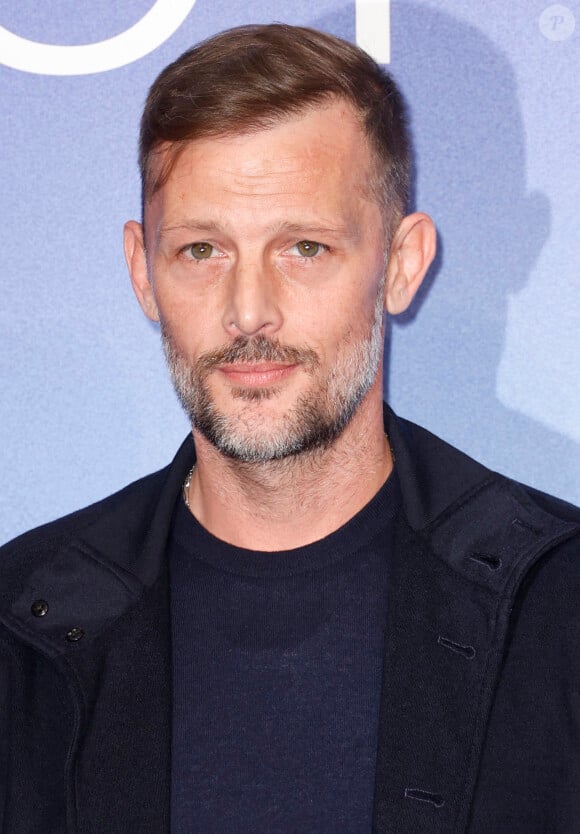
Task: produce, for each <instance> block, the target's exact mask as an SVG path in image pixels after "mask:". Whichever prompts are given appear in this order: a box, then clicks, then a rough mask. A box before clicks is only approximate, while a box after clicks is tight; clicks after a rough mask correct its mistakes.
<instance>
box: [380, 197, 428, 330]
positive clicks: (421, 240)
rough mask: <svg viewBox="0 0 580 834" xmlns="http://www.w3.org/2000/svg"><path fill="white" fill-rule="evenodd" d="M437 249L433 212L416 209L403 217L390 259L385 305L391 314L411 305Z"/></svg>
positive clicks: (394, 314) (394, 237) (392, 245)
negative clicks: (430, 213) (431, 215)
mask: <svg viewBox="0 0 580 834" xmlns="http://www.w3.org/2000/svg"><path fill="white" fill-rule="evenodd" d="M436 249H437V232H436V230H435V224H434V223H433V221H432V220H431V218H430V217H429V215H427V214H423V213H422V212H414V213H413V214H409V215H407V217H404V218H403V219H402V221H401V223H400V224H399V227H398V229H397V231H396V232H395V234H394V236H393V240H392V243H391V249H390V253H389V260H388V263H387V278H386V281H385V307H386V309H387V312H389V313H390V314H391V315H393V316H396V315H397V314H398V313H402V312H403V311H404V310H406V309H407V307H408V306H409V304H410V303H411V301H412V300H413V298H414V296H415V293H416V292H417V290H418V289H419V287H420V286H421V282H422V280H423V278H424V277H425V275H426V273H427V270H428V269H429V266H430V265H431V261H432V260H433V258H434V257H435V251H436Z"/></svg>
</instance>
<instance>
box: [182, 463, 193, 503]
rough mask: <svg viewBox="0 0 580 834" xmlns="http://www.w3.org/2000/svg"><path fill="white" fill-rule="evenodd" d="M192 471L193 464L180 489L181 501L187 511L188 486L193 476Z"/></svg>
mask: <svg viewBox="0 0 580 834" xmlns="http://www.w3.org/2000/svg"><path fill="white" fill-rule="evenodd" d="M194 469H195V463H194V464H193V466H192V467H191V469H190V470H189V472H188V473H187V475H186V476H185V481H184V482H183V487H182V491H183V500H184V502H185V506H186V507H187V509H188V510H189V509H190V507H189V485H190V483H191V476H192V475H193V470H194Z"/></svg>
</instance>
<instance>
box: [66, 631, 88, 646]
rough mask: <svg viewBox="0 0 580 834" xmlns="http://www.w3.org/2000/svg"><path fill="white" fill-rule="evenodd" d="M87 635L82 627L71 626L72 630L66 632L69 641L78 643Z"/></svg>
mask: <svg viewBox="0 0 580 834" xmlns="http://www.w3.org/2000/svg"><path fill="white" fill-rule="evenodd" d="M84 636H85V632H84V631H83V629H82V628H71V629H70V631H67V633H66V639H67V640H68V642H69V643H78V641H79V640H82V638H83V637H84Z"/></svg>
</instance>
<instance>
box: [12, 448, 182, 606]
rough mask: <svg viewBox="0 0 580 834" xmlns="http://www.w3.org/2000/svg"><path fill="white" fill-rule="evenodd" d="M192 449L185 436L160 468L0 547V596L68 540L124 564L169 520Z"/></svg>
mask: <svg viewBox="0 0 580 834" xmlns="http://www.w3.org/2000/svg"><path fill="white" fill-rule="evenodd" d="M194 455H195V452H194V448H193V441H192V439H191V437H189V438H188V439H187V440H186V441H185V442H184V443H183V444H182V446H181V447H180V449H179V450H178V452H177V454H176V456H175V458H174V459H173V461H172V462H171V463H170V464H169V466H166V467H165V468H164V469H161V470H159V471H158V472H154V473H152V474H151V475H147V476H146V477H144V478H140V479H139V480H137V481H134V482H133V483H131V484H129V485H128V486H126V487H124V488H123V489H121V490H119V491H118V492H115V493H114V494H112V495H109V496H108V497H106V498H104V499H103V500H101V501H98V502H96V503H94V504H91V505H90V506H88V507H84V508H83V509H80V510H77V511H76V512H73V513H70V514H69V515H66V516H64V517H62V518H59V519H57V520H55V521H51V522H50V523H48V524H43V525H42V526H40V527H37V528H35V529H33V530H30V531H29V532H27V533H24V534H22V535H21V536H18V537H17V538H16V539H13V540H12V541H10V542H8V543H7V544H5V545H4V546H3V547H1V548H0V600H1V599H4V600H5V599H6V597H7V596H8V597H10V596H11V588H13V587H14V586H15V585H16V586H19V585H21V584H22V583H23V581H25V580H26V577H28V576H30V574H31V573H32V572H33V571H34V570H36V569H37V568H38V567H39V566H40V565H42V564H45V563H46V562H47V561H49V560H50V559H51V558H52V557H53V556H54V555H55V554H56V553H58V552H60V551H63V549H65V548H67V547H68V546H69V545H70V544H71V543H75V544H76V543H79V542H80V543H81V544H82V545H83V546H84V547H85V548H87V547H88V548H90V550H91V551H92V552H94V553H100V554H103V555H104V556H105V557H106V558H107V559H108V560H109V561H111V562H119V563H121V564H124V563H126V561H127V559H128V558H130V555H131V554H135V553H137V552H138V551H139V549H140V547H141V545H142V543H143V542H144V541H145V540H146V539H147V538H148V537H149V534H150V531H151V529H152V528H155V529H156V527H159V528H161V527H163V528H165V526H166V525H168V518H170V516H171V512H172V508H173V506H174V504H175V499H176V497H177V495H178V494H179V490H180V488H181V484H182V483H183V478H184V473H186V472H187V471H188V469H189V467H191V464H192V462H193V458H194Z"/></svg>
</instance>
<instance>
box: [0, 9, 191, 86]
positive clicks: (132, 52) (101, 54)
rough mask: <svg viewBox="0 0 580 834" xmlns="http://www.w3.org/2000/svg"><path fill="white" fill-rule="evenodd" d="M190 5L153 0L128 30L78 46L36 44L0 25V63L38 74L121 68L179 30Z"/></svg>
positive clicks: (81, 73)
mask: <svg viewBox="0 0 580 834" xmlns="http://www.w3.org/2000/svg"><path fill="white" fill-rule="evenodd" d="M194 5H195V0H156V3H155V4H154V5H153V6H152V8H151V9H149V11H148V12H147V14H146V15H144V17H142V18H141V20H139V21H138V22H137V23H135V25H134V26H131V28H130V29H127V30H126V31H125V32H121V34H120V35H115V37H114V38H108V40H104V41H99V42H98V43H88V44H83V45H82V46H57V45H55V44H47V43H38V42H37V41H31V40H27V39H26V38H21V37H19V36H18V35H15V34H14V33H13V32H9V31H8V29H5V28H4V27H3V26H0V63H2V64H5V65H6V66H7V67H12V69H17V70H21V71H22V72H35V73H38V74H39V75H88V74H90V73H93V72H106V71H107V70H112V69H117V68H118V67H124V66H125V65H126V64H131V63H132V62H133V61H137V60H138V59H139V58H143V56H144V55H148V54H149V53H150V52H153V50H154V49H156V48H157V47H158V46H161V44H162V43H164V42H165V41H166V40H167V39H168V38H169V37H171V35H172V34H173V33H174V32H175V31H176V30H177V29H179V27H180V26H181V24H182V23H183V21H184V20H185V18H186V17H187V16H188V14H189V13H190V11H191V10H192V9H193V7H194Z"/></svg>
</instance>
